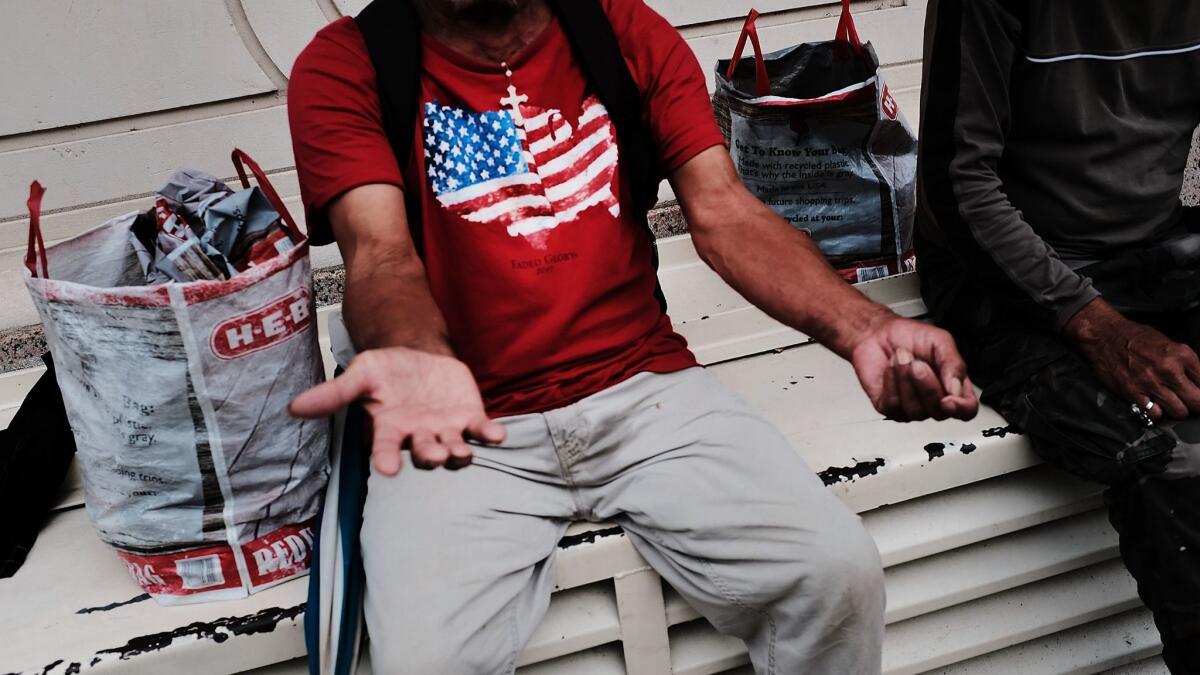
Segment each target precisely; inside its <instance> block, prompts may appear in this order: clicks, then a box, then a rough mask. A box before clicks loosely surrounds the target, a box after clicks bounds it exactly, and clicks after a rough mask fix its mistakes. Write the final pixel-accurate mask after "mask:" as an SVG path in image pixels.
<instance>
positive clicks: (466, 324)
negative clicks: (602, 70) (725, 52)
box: [288, 0, 723, 416]
mask: <svg viewBox="0 0 1200 675" xmlns="http://www.w3.org/2000/svg"><path fill="white" fill-rule="evenodd" d="M601 4H602V5H603V6H604V8H605V10H606V11H607V12H608V16H609V19H610V21H611V22H612V25H613V29H614V32H615V33H616V35H617V36H618V41H619V42H620V46H621V51H622V53H623V54H624V56H625V60H626V62H627V63H628V64H629V68H630V72H631V73H632V74H633V76H634V79H635V80H636V81H637V84H638V86H639V89H640V90H641V91H642V92H643V97H644V101H645V119H646V121H647V122H648V126H649V129H650V130H651V133H652V135H653V138H654V141H655V142H656V144H657V151H658V156H659V158H660V159H661V160H662V164H663V166H664V167H665V168H666V170H667V171H673V170H675V169H677V168H678V167H680V166H681V165H683V164H684V163H685V162H687V161H688V160H689V159H691V158H692V157H694V156H695V155H697V154H698V153H699V152H701V151H702V150H705V149H707V148H710V147H712V146H714V145H718V144H721V143H723V139H722V137H721V134H720V132H719V131H718V129H717V126H716V122H715V121H714V119H713V113H712V108H711V107H710V104H709V99H708V92H707V90H706V88H705V84H704V77H703V74H702V73H701V71H700V66H699V64H698V63H697V62H696V59H695V57H694V56H693V54H692V52H691V50H690V49H689V48H688V47H687V45H686V44H685V43H684V41H683V39H682V38H681V37H680V35H679V33H678V32H677V31H676V30H675V29H674V28H673V27H672V26H671V25H670V24H669V23H668V22H667V21H666V20H664V19H663V18H662V17H661V16H659V15H658V14H656V13H655V12H654V11H653V10H651V9H650V8H648V7H646V5H645V4H644V3H643V2H642V0H601ZM421 61H422V63H421V68H422V70H421V93H420V100H419V101H417V102H414V104H415V105H419V106H420V113H419V115H418V117H417V120H418V122H417V125H416V128H414V129H413V134H414V139H415V141H414V146H413V147H414V148H415V149H414V152H413V153H412V156H411V157H409V158H405V165H404V167H403V169H401V168H400V167H399V166H398V165H397V161H396V157H395V156H394V154H393V152H392V149H391V147H390V146H389V145H388V142H387V138H386V136H385V134H384V130H383V127H382V118H381V113H380V106H379V96H378V92H377V90H376V84H375V71H374V68H373V67H372V65H371V61H370V57H369V56H368V54H367V50H366V45H365V43H364V42H363V38H362V34H361V33H360V32H359V30H358V27H357V25H356V24H355V23H354V21H353V20H351V19H349V18H344V19H340V20H338V21H335V22H333V23H332V24H330V25H329V26H327V27H325V28H324V29H322V30H321V31H320V32H319V33H318V34H317V36H316V37H315V38H314V39H313V41H312V43H311V44H309V45H308V47H307V48H306V49H305V50H304V52H303V53H302V54H301V55H300V57H299V59H298V60H297V61H296V65H295V68H294V69H293V71H292V78H291V82H290V83H289V91H288V100H289V106H288V107H289V117H290V119H291V127H292V139H293V144H294V147H295V153H296V167H297V171H298V173H299V177H300V189H301V193H302V195H303V199H304V204H305V209H306V212H307V215H308V225H309V228H310V230H311V231H312V232H313V238H314V239H315V240H316V241H318V242H320V241H322V240H328V237H329V223H328V219H327V216H326V213H325V208H326V207H327V205H328V204H329V203H330V202H331V201H332V200H334V199H335V198H337V197H338V196H339V195H341V194H343V193H345V192H346V191H347V190H350V189H351V188H354V187H358V186H361V185H365V184H369V183H388V184H393V185H397V186H400V187H401V188H403V189H405V190H408V191H412V190H417V191H419V193H420V198H421V205H422V209H421V211H422V222H421V223H420V224H419V227H421V229H422V236H423V240H424V257H425V263H426V268H427V274H428V280H429V287H430V290H431V291H432V294H433V298H434V300H435V301H436V302H437V305H438V307H439V308H440V309H441V311H442V313H443V314H444V315H445V318H446V322H447V325H448V328H449V333H450V340H451V344H452V346H453V348H454V350H455V353H456V354H457V355H458V357H459V358H461V359H462V360H463V361H464V362H465V363H466V364H467V365H468V366H469V367H470V368H471V371H472V372H473V373H474V375H475V378H476V380H477V381H478V383H479V386H480V390H481V391H482V393H483V397H484V402H485V405H486V406H487V409H488V412H489V413H490V414H492V415H494V416H501V415H514V414H519V413H527V412H540V411H544V410H549V409H551V408H555V407H558V406H562V405H566V404H569V403H571V402H574V401H577V400H579V399H581V398H583V397H585V396H588V395H589V394H592V393H595V392H597V391H600V390H602V389H604V388H606V387H609V386H611V385H613V384H616V383H618V382H620V381H622V380H624V379H626V378H628V377H630V376H632V375H634V374H636V373H639V372H643V371H649V372H658V373H665V372H672V371H676V370H681V369H683V368H688V367H691V366H693V365H695V363H696V361H695V357H693V356H692V354H691V352H690V351H688V349H687V344H686V342H685V341H684V339H683V338H682V337H681V336H680V335H678V334H677V333H675V331H674V330H673V329H672V327H671V322H670V319H669V318H667V316H666V315H665V314H663V312H662V311H661V309H660V308H659V306H658V303H657V301H656V299H655V297H654V288H655V282H656V279H655V272H654V269H653V266H652V264H651V247H650V242H649V241H648V239H647V237H646V235H645V232H644V228H643V226H642V225H641V224H640V223H638V222H637V220H636V219H635V218H634V217H632V214H633V213H634V208H633V206H632V205H631V203H630V201H629V195H630V190H629V187H628V182H627V179H626V177H625V176H623V175H622V173H623V172H622V171H621V163H620V160H619V148H618V147H617V143H616V138H615V136H616V132H615V129H614V127H613V124H612V122H611V121H610V120H609V118H608V114H607V111H606V110H605V108H604V106H603V105H601V104H600V103H599V101H598V100H597V99H596V97H595V95H594V93H593V91H592V88H591V86H590V85H589V83H588V81H587V79H586V77H585V76H584V73H583V71H582V70H581V69H580V66H579V64H578V63H577V62H576V61H575V58H574V56H573V54H572V51H571V47H570V45H569V43H568V41H567V37H566V34H565V33H564V31H563V29H562V28H561V26H560V25H559V24H558V22H557V21H552V22H551V23H550V25H549V26H548V27H547V28H546V30H545V31H544V32H543V33H542V34H541V35H540V36H539V37H537V38H536V39H535V40H534V41H533V43H531V44H530V45H529V46H528V47H527V48H526V49H525V50H524V51H523V52H522V53H521V54H520V55H518V56H516V57H514V58H513V59H512V61H511V62H509V63H508V64H507V65H508V67H507V69H506V68H505V67H502V66H501V65H500V64H496V63H483V62H478V61H476V60H473V59H471V58H469V57H467V56H464V55H462V54H460V53H458V52H455V51H453V50H451V49H450V48H448V47H446V46H445V45H444V44H442V43H440V42H438V41H437V40H434V39H432V38H430V37H428V36H423V37H422V48H421ZM506 71H511V76H509V75H508V74H507V73H506ZM510 87H511V89H510Z"/></svg>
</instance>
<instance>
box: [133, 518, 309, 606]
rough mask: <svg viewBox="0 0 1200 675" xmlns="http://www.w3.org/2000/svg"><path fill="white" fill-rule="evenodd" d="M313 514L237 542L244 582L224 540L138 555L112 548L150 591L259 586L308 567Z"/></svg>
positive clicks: (187, 591) (164, 592) (168, 592)
mask: <svg viewBox="0 0 1200 675" xmlns="http://www.w3.org/2000/svg"><path fill="white" fill-rule="evenodd" d="M316 522H317V521H316V519H315V518H314V519H312V520H309V521H308V522H304V523H299V524H296V525H285V526H284V527H281V528H279V529H277V530H275V531H274V532H271V533H270V534H266V535H263V536H261V537H259V538H258V539H255V540H253V541H250V542H247V543H245V544H242V546H241V549H242V556H243V557H244V558H245V560H246V567H247V572H249V575H250V579H249V583H248V584H246V583H243V580H242V577H241V574H240V573H239V572H238V568H237V559H236V557H235V556H234V555H233V549H232V548H231V547H230V546H229V545H228V544H222V545H219V546H209V547H205V548H200V549H192V550H189V551H177V552H173V553H162V554H159V555H141V554H137V553H130V552H127V551H120V550H118V551H117V555H119V556H120V557H121V559H122V560H124V561H125V567H126V568H127V569H128V570H129V574H130V576H132V577H133V580H134V581H135V582H137V585H138V586H141V587H142V590H144V591H146V592H147V593H153V594H154V595H195V594H197V593H208V592H210V591H220V590H225V589H227V588H240V587H243V586H248V587H249V588H259V587H261V586H265V585H268V584H270V583H273V582H276V581H281V580H283V579H287V578H289V577H293V576H295V575H297V574H299V573H300V572H302V571H304V570H306V569H308V565H309V561H310V560H311V559H312V551H313V547H314V545H315V543H314V542H315V536H316V535H315V530H314V528H315V527H316Z"/></svg>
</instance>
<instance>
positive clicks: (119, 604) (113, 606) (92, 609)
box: [75, 593, 150, 614]
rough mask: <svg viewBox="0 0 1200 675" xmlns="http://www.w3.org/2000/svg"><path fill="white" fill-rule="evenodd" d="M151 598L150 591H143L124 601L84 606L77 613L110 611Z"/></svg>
mask: <svg viewBox="0 0 1200 675" xmlns="http://www.w3.org/2000/svg"><path fill="white" fill-rule="evenodd" d="M149 599H150V594H149V593H142V594H141V595H139V596H137V597H136V598H130V599H128V600H124V601H122V602H112V603H109V604H107V605H101V606H99V607H84V608H83V609H81V610H79V611H78V612H75V613H76V614H93V613H95V612H110V611H112V610H114V609H116V608H118V607H124V606H125V605H132V604H134V603H136V602H142V601H144V600H149Z"/></svg>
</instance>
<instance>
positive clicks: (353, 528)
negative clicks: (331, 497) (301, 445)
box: [334, 404, 370, 675]
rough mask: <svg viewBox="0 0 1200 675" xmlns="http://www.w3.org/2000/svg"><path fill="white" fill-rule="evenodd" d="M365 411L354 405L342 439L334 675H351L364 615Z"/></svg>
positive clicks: (350, 410)
mask: <svg viewBox="0 0 1200 675" xmlns="http://www.w3.org/2000/svg"><path fill="white" fill-rule="evenodd" d="M366 414H367V413H366V411H365V410H363V408H362V406H360V405H358V404H354V405H352V406H350V409H349V410H347V411H346V426H345V433H344V434H343V436H342V470H341V474H340V475H339V476H338V480H339V481H340V483H339V486H338V487H339V493H338V502H339V503H338V528H339V529H340V530H341V533H340V539H341V544H342V559H343V560H345V561H346V566H345V567H344V568H343V569H342V587H343V588H344V589H345V592H344V593H343V596H342V597H344V598H345V599H346V600H345V603H344V604H343V605H342V610H341V616H342V622H341V633H340V634H339V636H338V653H337V660H336V661H335V665H334V675H348V674H349V673H350V672H351V669H352V667H353V665H354V663H353V661H352V659H353V658H354V652H355V649H354V647H355V645H357V644H358V640H359V637H360V636H359V635H358V626H359V617H360V616H362V599H363V588H364V586H365V585H366V574H365V572H364V571H363V564H362V546H361V545H360V543H359V539H358V533H359V531H361V530H362V521H363V506H364V505H365V504H366V502H367V477H368V475H369V465H368V463H367V462H368V461H369V458H370V453H368V452H367V451H366V448H365V447H363V432H364V425H363V422H364V420H365V418H366Z"/></svg>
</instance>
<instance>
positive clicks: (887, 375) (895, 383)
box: [878, 364, 909, 422]
mask: <svg viewBox="0 0 1200 675" xmlns="http://www.w3.org/2000/svg"><path fill="white" fill-rule="evenodd" d="M882 380H883V393H882V396H881V405H880V406H878V408H879V412H881V413H883V414H884V415H886V416H887V417H888V418H890V419H893V420H895V421H897V422H907V421H909V420H908V416H907V415H906V414H905V412H904V406H903V405H901V403H900V382H899V376H898V374H897V372H896V366H895V365H893V364H888V365H887V366H885V367H884V369H883V377H882Z"/></svg>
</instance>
